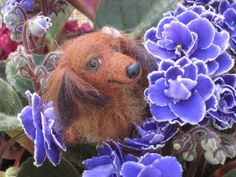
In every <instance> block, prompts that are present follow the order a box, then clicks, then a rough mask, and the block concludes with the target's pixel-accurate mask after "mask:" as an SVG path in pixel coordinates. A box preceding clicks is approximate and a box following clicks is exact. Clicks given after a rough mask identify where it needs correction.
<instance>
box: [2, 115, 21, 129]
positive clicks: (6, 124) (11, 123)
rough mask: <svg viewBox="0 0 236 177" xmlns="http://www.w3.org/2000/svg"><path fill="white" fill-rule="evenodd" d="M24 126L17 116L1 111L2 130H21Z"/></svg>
mask: <svg viewBox="0 0 236 177" xmlns="http://www.w3.org/2000/svg"><path fill="white" fill-rule="evenodd" d="M21 129H22V126H21V123H20V121H19V120H18V119H17V117H16V116H9V115H6V114H3V113H0V131H5V132H9V131H12V130H21Z"/></svg>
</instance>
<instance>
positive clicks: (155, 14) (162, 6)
mask: <svg viewBox="0 0 236 177" xmlns="http://www.w3.org/2000/svg"><path fill="white" fill-rule="evenodd" d="M176 3H177V2H176V0H168V1H166V0H158V1H157V2H156V3H155V4H153V6H152V8H150V9H149V10H150V11H149V12H148V13H147V14H146V16H145V18H144V19H143V20H142V22H141V23H140V24H139V25H137V26H136V27H135V28H134V29H133V30H132V32H131V34H130V36H131V37H132V38H134V39H135V38H139V37H141V36H143V34H144V33H145V32H146V31H147V30H148V29H149V28H151V27H153V26H157V24H158V22H159V21H160V20H161V18H163V14H164V13H166V12H168V11H169V10H171V9H173V8H174V7H176Z"/></svg>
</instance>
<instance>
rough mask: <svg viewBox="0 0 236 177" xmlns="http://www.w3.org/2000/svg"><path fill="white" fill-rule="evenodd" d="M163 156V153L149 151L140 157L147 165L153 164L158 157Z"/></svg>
mask: <svg viewBox="0 0 236 177" xmlns="http://www.w3.org/2000/svg"><path fill="white" fill-rule="evenodd" d="M160 158H162V156H161V155H159V154H156V153H147V154H145V155H144V156H143V157H141V159H140V163H142V164H143V165H145V166H148V165H151V164H152V163H153V162H154V161H156V160H157V159H160Z"/></svg>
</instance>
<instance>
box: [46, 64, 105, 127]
mask: <svg viewBox="0 0 236 177" xmlns="http://www.w3.org/2000/svg"><path fill="white" fill-rule="evenodd" d="M48 85H49V86H48V88H47V90H46V99H47V100H48V101H50V98H52V100H53V101H54V105H55V107H56V111H57V113H58V114H59V117H60V120H61V121H62V124H63V125H64V126H69V125H70V123H71V121H72V118H74V117H75V116H76V117H79V115H77V114H79V113H80V110H78V105H84V107H92V106H95V107H102V106H104V105H105V104H106V103H107V102H108V100H109V97H108V96H106V95H103V94H101V93H100V92H99V91H98V90H96V89H95V88H94V87H93V86H91V85H89V84H88V83H87V82H85V81H84V80H83V79H81V78H79V76H77V75H76V74H75V73H74V72H73V71H71V69H70V68H68V67H63V68H57V69H56V70H54V71H53V72H52V73H51V75H50V78H49V80H48ZM53 95H55V96H53Z"/></svg>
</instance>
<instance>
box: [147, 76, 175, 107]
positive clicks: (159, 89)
mask: <svg viewBox="0 0 236 177" xmlns="http://www.w3.org/2000/svg"><path fill="white" fill-rule="evenodd" d="M166 88H167V86H166V85H165V79H164V78H161V79H159V80H157V81H156V83H155V85H151V86H149V87H148V89H147V99H148V100H149V101H150V102H151V103H152V104H153V103H154V104H156V105H158V106H166V105H168V104H169V103H170V101H171V100H170V98H168V97H167V96H166V95H165V94H164V90H165V89H166Z"/></svg>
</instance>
